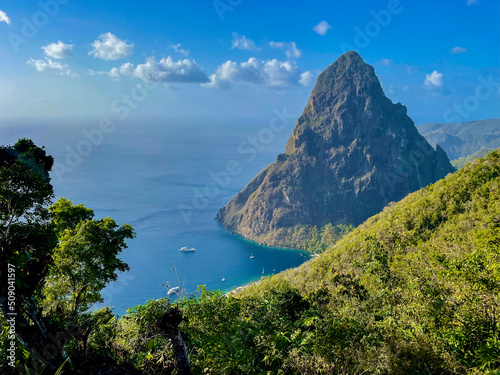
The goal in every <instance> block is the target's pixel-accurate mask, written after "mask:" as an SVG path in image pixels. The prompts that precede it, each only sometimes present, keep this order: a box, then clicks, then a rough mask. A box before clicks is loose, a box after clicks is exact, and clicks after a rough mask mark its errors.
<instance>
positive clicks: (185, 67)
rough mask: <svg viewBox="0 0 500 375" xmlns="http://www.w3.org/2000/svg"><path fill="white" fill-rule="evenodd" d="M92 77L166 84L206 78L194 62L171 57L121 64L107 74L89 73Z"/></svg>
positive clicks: (201, 69) (206, 80)
mask: <svg viewBox="0 0 500 375" xmlns="http://www.w3.org/2000/svg"><path fill="white" fill-rule="evenodd" d="M90 74H92V75H99V74H105V75H107V76H109V77H110V78H112V79H118V78H120V77H121V76H128V77H133V78H138V79H142V80H143V81H146V82H168V83H190V82H197V83H204V82H208V78H207V76H206V74H205V72H204V71H203V68H202V67H201V66H200V65H198V64H197V63H196V61H194V60H188V59H184V60H179V61H174V60H173V59H172V57H170V56H169V57H167V58H162V59H161V60H160V61H156V59H155V58H154V57H149V58H147V59H146V63H144V64H139V65H134V64H131V63H125V64H122V65H121V66H120V67H115V68H113V69H111V70H110V71H108V72H102V71H101V72H94V71H90Z"/></svg>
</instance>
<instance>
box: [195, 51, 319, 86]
mask: <svg viewBox="0 0 500 375" xmlns="http://www.w3.org/2000/svg"><path fill="white" fill-rule="evenodd" d="M307 73H308V72H306V73H301V72H300V69H299V68H298V67H297V65H296V64H295V62H294V61H278V60H276V59H274V60H267V61H264V60H258V59H256V58H255V57H252V58H250V59H249V60H248V61H247V62H243V63H240V64H238V63H236V62H234V61H231V60H229V61H226V62H225V63H223V64H222V65H220V66H219V67H218V68H217V70H216V71H215V73H214V74H212V75H211V76H210V82H209V83H206V84H203V86H204V87H208V88H222V89H230V88H233V87H234V86H241V85H259V86H264V87H267V88H272V89H284V88H288V87H291V86H295V85H297V84H306V83H310V80H311V76H310V73H309V74H307Z"/></svg>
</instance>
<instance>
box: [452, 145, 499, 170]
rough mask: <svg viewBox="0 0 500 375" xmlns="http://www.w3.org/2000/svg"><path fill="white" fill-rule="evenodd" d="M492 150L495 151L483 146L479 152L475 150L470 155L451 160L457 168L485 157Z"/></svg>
mask: <svg viewBox="0 0 500 375" xmlns="http://www.w3.org/2000/svg"><path fill="white" fill-rule="evenodd" d="M491 151H493V149H491V148H485V147H482V148H481V149H480V150H479V151H478V152H475V153H474V154H472V155H470V156H467V157H463V158H460V159H456V160H453V161H452V162H451V165H453V166H454V167H455V168H456V169H460V168H463V167H465V165H466V164H467V163H470V162H472V161H474V160H476V159H479V158H484V157H485V156H486V155H487V154H488V153H489V152H491Z"/></svg>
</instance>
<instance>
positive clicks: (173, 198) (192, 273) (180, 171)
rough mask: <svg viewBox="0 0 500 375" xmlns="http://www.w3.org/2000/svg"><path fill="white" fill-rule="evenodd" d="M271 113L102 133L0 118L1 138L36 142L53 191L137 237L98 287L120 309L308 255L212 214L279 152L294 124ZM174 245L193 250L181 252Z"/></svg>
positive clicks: (256, 275) (248, 277)
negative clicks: (230, 226)
mask: <svg viewBox="0 0 500 375" xmlns="http://www.w3.org/2000/svg"><path fill="white" fill-rule="evenodd" d="M270 117H271V118H270V119H269V121H268V122H265V121H264V122H262V123H257V122H252V123H249V122H238V121H235V122H232V123H227V124H218V123H207V122H203V121H191V122H186V121H167V120H155V121H153V120H147V121H146V120H134V121H133V122H132V121H130V122H128V123H116V124H114V125H115V126H114V129H113V130H112V131H111V132H108V133H103V132H102V131H100V130H99V131H96V130H97V129H99V121H78V122H68V123H64V124H63V123H50V122H47V121H44V122H41V123H39V124H36V125H34V124H20V123H4V124H1V125H0V131H1V134H0V136H1V141H0V142H1V143H2V144H13V143H15V141H16V140H17V139H18V138H21V137H27V138H31V139H33V140H34V141H35V143H37V145H39V146H41V145H45V147H46V149H47V152H48V153H49V154H51V155H53V156H54V158H55V160H56V162H57V163H58V164H57V167H56V168H55V170H54V173H52V181H53V185H54V189H55V193H56V197H60V196H61V197H65V198H67V199H69V200H71V201H73V203H74V204H79V203H83V204H84V205H85V206H87V207H89V208H92V209H94V211H95V214H96V218H103V217H108V216H109V217H111V218H113V219H114V220H116V221H117V223H118V224H120V225H121V224H125V223H127V224H130V225H132V226H133V227H134V229H135V231H136V234H137V237H136V238H135V239H133V240H130V241H128V248H127V249H126V250H124V251H123V252H122V253H121V255H120V256H121V258H122V259H123V260H124V261H125V262H127V263H128V264H129V266H130V271H128V272H125V273H122V274H120V276H119V278H118V280H117V281H116V282H113V283H111V284H110V285H108V286H107V287H106V288H105V289H104V290H103V292H102V295H103V298H104V305H108V306H111V307H112V309H113V311H114V312H115V313H116V314H119V315H122V314H124V313H125V312H126V311H127V309H128V308H130V307H135V306H137V305H139V304H144V303H146V301H147V300H149V299H156V298H160V297H163V296H165V295H166V291H167V289H168V288H173V287H176V286H179V287H180V288H181V289H183V291H184V293H183V294H184V295H191V294H194V295H197V294H196V290H197V288H198V286H199V285H206V287H207V288H208V289H216V290H217V289H218V290H221V291H223V292H227V291H229V290H231V289H233V288H235V287H238V286H241V285H244V284H247V283H250V282H253V281H256V280H259V279H260V278H261V277H262V276H269V275H272V274H275V273H278V272H280V271H282V270H285V269H288V268H291V267H297V266H299V265H300V264H301V263H303V262H304V261H306V260H307V259H309V256H308V255H307V254H306V253H305V252H301V251H293V250H284V249H277V248H270V247H264V246H259V245H258V244H255V243H253V242H250V241H247V240H245V239H243V238H241V237H239V236H236V235H234V234H231V233H230V232H228V231H226V230H225V229H224V228H223V227H222V226H221V225H220V224H219V223H218V222H217V221H216V220H215V216H216V214H217V212H218V210H219V209H220V208H221V207H223V206H224V205H225V204H226V203H227V202H228V201H229V200H230V199H231V198H232V197H233V196H234V195H235V194H237V193H238V192H239V191H240V190H241V189H242V188H244V186H245V185H246V184H247V183H248V182H250V181H251V179H252V178H253V177H255V176H256V175H257V173H258V172H260V171H261V170H262V169H263V168H264V167H265V166H266V165H268V164H269V163H271V162H273V161H274V160H275V159H276V156H277V155H278V154H279V153H281V152H283V151H284V148H285V143H286V140H287V138H288V136H289V134H290V133H291V130H292V128H293V125H294V124H293V123H289V122H288V121H285V123H283V121H282V122H281V123H280V121H281V120H283V119H281V120H280V119H279V116H278V117H276V116H275V115H270ZM278 123H280V125H279V126H278V125H277V124H278ZM108 130H109V129H108ZM83 131H85V133H86V134H87V136H86V135H85V134H84V133H82V132H83ZM99 132H100V134H101V135H99ZM101 136H102V137H101ZM183 246H187V247H194V248H196V251H195V252H192V253H185V252H180V251H179V250H178V249H179V248H181V247H183ZM251 255H253V259H251V258H250V256H251ZM223 279H224V281H223Z"/></svg>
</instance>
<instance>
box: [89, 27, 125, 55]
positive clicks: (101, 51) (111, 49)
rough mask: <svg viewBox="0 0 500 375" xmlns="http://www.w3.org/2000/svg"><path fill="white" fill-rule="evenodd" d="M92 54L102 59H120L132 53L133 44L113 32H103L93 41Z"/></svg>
mask: <svg viewBox="0 0 500 375" xmlns="http://www.w3.org/2000/svg"><path fill="white" fill-rule="evenodd" d="M92 47H93V48H92V51H90V52H89V55H92V56H94V57H96V58H98V59H101V60H107V61H109V60H118V59H121V58H124V57H127V56H130V55H131V54H132V51H133V49H134V45H133V44H127V43H126V42H125V41H123V40H121V39H119V38H118V37H117V36H116V35H113V34H111V33H106V34H102V35H100V36H99V38H97V40H96V41H94V43H92Z"/></svg>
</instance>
